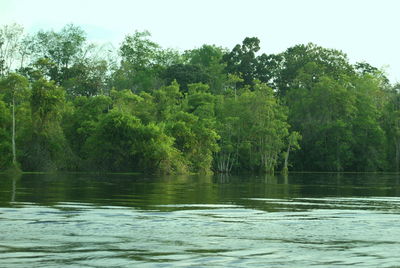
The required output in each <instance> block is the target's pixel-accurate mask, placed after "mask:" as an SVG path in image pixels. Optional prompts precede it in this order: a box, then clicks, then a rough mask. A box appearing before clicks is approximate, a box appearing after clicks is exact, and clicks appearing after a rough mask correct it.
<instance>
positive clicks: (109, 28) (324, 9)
mask: <svg viewBox="0 0 400 268" xmlns="http://www.w3.org/2000/svg"><path fill="white" fill-rule="evenodd" d="M399 12H400V0H275V1H272V0H243V1H238V0H141V1H137V0H112V1H110V0H0V25H4V24H9V23H12V22H16V23H19V24H22V25H23V26H24V27H25V29H26V30H27V31H28V32H35V31H37V30H39V29H45V30H50V29H54V30H59V29H60V28H62V27H63V26H64V25H65V24H67V23H74V24H75V25H79V26H81V27H82V28H83V29H84V30H85V31H86V32H87V34H88V38H89V40H92V41H98V42H106V41H110V42H112V43H113V44H114V45H115V46H116V47H118V45H119V44H120V42H121V41H122V40H123V38H124V36H125V35H126V34H130V33H133V32H134V31H135V30H140V31H142V30H149V31H150V33H151V34H152V40H153V41H155V42H157V43H159V44H160V45H161V46H163V47H171V48H177V49H179V50H185V49H192V48H195V47H200V46H201V45H203V44H215V45H218V46H223V47H227V48H229V49H231V48H232V47H233V46H234V45H236V44H238V43H241V42H242V40H243V39H244V38H245V37H247V36H248V37H252V36H256V37H258V38H259V39H260V40H261V52H265V53H267V54H270V53H279V52H282V51H284V50H286V49H287V48H288V47H291V46H294V45H296V44H300V43H308V42H313V43H316V44H318V45H321V46H323V47H327V48H336V49H340V50H342V51H343V52H345V53H346V54H347V55H348V56H349V58H350V61H351V62H352V63H354V62H356V61H366V62H368V63H370V64H372V65H373V66H376V67H378V68H384V69H385V70H386V72H387V74H388V76H389V78H390V79H391V81H392V82H400V55H399V50H400V34H399V28H400V15H399Z"/></svg>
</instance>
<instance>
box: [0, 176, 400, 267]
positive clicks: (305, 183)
mask: <svg viewBox="0 0 400 268" xmlns="http://www.w3.org/2000/svg"><path fill="white" fill-rule="evenodd" d="M134 266H137V267H207V266H210V267H309V266H314V267H349V266H355V267H400V177H399V175H379V174H368V175H365V174H364V175H363V174H351V175H349V174H347V175H336V174H300V175H299V174H290V175H289V177H286V178H285V177H281V176H266V177H264V176H261V177H260V176H259V177H252V176H240V177H238V176H231V177H227V176H222V177H221V176H214V177H212V176H209V177H204V176H180V177H150V176H141V175H136V176H133V175H102V176H95V175H85V174H69V175H37V174H36V175H23V176H22V177H20V178H10V177H6V176H5V175H0V267H134Z"/></svg>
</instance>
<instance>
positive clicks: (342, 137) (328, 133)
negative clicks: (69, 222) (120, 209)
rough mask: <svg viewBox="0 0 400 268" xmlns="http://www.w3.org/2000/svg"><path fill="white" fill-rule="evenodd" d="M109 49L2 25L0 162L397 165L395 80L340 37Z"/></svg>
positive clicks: (136, 166) (137, 42)
mask: <svg viewBox="0 0 400 268" xmlns="http://www.w3.org/2000/svg"><path fill="white" fill-rule="evenodd" d="M150 37H151V36H150V34H149V33H148V32H135V33H133V34H130V35H127V36H126V37H125V39H124V41H123V42H122V44H121V45H120V47H119V48H118V49H114V48H113V47H112V46H110V45H101V46H100V45H95V44H92V43H89V42H88V41H87V39H86V34H85V32H84V31H83V30H82V29H81V28H79V27H77V26H74V25H67V26H65V27H64V28H63V29H61V30H60V31H39V32H37V33H35V34H33V35H28V34H24V33H23V28H22V27H21V26H19V25H16V24H14V25H5V26H3V27H1V28H0V169H3V170H4V169H7V168H8V167H10V166H19V167H20V168H21V169H22V170H24V171H54V170H65V171H94V170H96V171H97V170H101V171H111V172H130V171H141V172H157V173H207V172H212V171H213V172H241V171H247V172H248V171H250V172H274V170H277V169H278V170H284V171H287V170H288V169H290V170H297V171H398V170H399V162H400V95H399V89H400V86H399V85H391V84H390V82H389V80H388V79H387V78H386V77H385V75H384V73H382V72H381V71H380V70H379V69H377V68H375V67H373V66H371V65H369V64H368V63H365V62H363V63H356V64H350V63H349V60H348V58H347V56H346V55H345V54H344V53H343V52H341V51H338V50H334V49H327V48H323V47H320V46H317V45H315V44H311V43H310V44H307V45H296V46H294V47H291V48H288V49H287V50H286V51H284V52H282V53H279V54H269V55H267V54H260V53H258V52H259V50H260V41H259V39H258V38H255V37H253V38H245V39H244V41H243V42H242V43H241V44H238V45H236V46H235V47H234V48H233V49H232V50H229V49H225V48H221V47H218V46H215V45H203V46H201V47H199V48H195V49H192V50H188V51H185V52H179V51H175V50H172V49H164V48H162V47H161V46H159V45H158V44H156V43H155V42H153V41H152V40H151V39H150Z"/></svg>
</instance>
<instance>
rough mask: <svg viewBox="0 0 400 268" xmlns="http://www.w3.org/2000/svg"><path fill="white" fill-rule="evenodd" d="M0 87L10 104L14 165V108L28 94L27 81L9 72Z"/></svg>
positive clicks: (13, 160)
mask: <svg viewBox="0 0 400 268" xmlns="http://www.w3.org/2000/svg"><path fill="white" fill-rule="evenodd" d="M0 88H1V89H2V91H3V92H4V93H5V99H6V101H7V102H8V103H9V104H10V106H11V111H12V112H11V114H12V131H11V145H12V164H13V166H14V167H17V166H18V162H17V149H16V142H15V140H16V110H17V105H18V104H19V103H21V102H22V101H23V99H24V98H26V97H27V96H28V94H29V92H28V81H27V80H26V78H25V77H23V76H21V75H18V74H16V73H10V74H9V75H8V76H6V77H5V78H4V79H3V80H1V81H0Z"/></svg>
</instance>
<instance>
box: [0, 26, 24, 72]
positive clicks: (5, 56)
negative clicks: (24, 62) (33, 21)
mask: <svg viewBox="0 0 400 268" xmlns="http://www.w3.org/2000/svg"><path fill="white" fill-rule="evenodd" d="M23 31H24V28H23V27H22V26H21V25H19V24H15V23H14V24H10V25H4V26H2V27H1V28H0V76H3V75H6V74H7V73H9V72H10V71H12V69H13V67H16V66H14V65H15V63H16V60H17V58H18V50H19V47H20V41H21V38H22V36H23Z"/></svg>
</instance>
